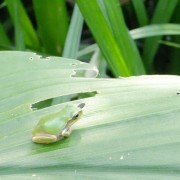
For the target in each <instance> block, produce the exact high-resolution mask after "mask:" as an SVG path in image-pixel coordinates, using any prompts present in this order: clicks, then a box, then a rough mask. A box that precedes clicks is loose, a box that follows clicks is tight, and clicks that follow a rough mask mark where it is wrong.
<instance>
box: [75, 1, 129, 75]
mask: <svg viewBox="0 0 180 180" xmlns="http://www.w3.org/2000/svg"><path fill="white" fill-rule="evenodd" d="M76 2H77V4H78V7H79V9H80V11H81V13H82V15H83V17H84V19H85V21H86V23H87V24H88V26H89V28H90V30H91V32H92V34H93V36H94V38H95V39H96V41H97V44H98V45H99V48H100V49H101V52H102V54H103V55H104V57H105V59H106V61H107V63H108V64H109V67H110V68H111V70H112V72H113V74H114V75H115V76H119V75H121V76H130V69H128V66H127V64H126V62H125V59H124V57H123V55H122V52H121V50H120V49H119V47H118V44H117V42H116V40H115V38H114V36H113V34H112V32H111V28H110V27H109V24H108V21H107V20H106V16H105V15H104V14H103V12H102V10H101V8H100V6H99V4H98V2H97V1H96V0H91V1H84V0H77V1H76ZM94 12H95V13H94Z"/></svg>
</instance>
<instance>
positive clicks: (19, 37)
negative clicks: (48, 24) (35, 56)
mask: <svg viewBox="0 0 180 180" xmlns="http://www.w3.org/2000/svg"><path fill="white" fill-rule="evenodd" d="M13 8H14V10H13V16H14V27H15V44H16V49H17V50H25V42H24V35H23V30H22V26H21V22H20V18H19V17H21V14H20V1H19V0H14V1H13Z"/></svg>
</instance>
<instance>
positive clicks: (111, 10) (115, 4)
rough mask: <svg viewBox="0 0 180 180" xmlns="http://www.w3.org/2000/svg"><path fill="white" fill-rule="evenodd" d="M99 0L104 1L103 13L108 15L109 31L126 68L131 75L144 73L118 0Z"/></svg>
mask: <svg viewBox="0 0 180 180" xmlns="http://www.w3.org/2000/svg"><path fill="white" fill-rule="evenodd" d="M101 2H103V3H104V7H105V12H104V14H107V15H106V16H105V17H108V20H107V22H109V26H110V29H111V32H112V34H113V36H114V38H115V40H116V43H117V44H118V47H119V50H120V51H121V53H122V55H123V58H124V60H125V62H126V64H127V66H128V68H129V69H130V72H131V75H140V74H144V73H145V71H144V67H143V64H142V61H141V58H140V55H139V52H138V50H137V47H136V45H135V43H134V41H133V40H132V38H131V36H130V35H129V31H128V29H127V27H126V24H125V22H124V16H123V13H122V10H121V7H120V4H119V1H118V0H113V1H109V0H104V1H101Z"/></svg>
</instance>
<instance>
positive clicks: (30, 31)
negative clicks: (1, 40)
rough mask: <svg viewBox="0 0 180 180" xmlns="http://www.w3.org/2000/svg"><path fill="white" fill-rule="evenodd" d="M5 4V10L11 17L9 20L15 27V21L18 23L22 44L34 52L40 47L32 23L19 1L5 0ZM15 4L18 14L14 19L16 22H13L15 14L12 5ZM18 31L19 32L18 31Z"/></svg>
mask: <svg viewBox="0 0 180 180" xmlns="http://www.w3.org/2000/svg"><path fill="white" fill-rule="evenodd" d="M5 2H6V4H7V8H8V11H9V13H10V15H11V18H12V20H13V22H14V25H15V21H19V23H20V25H19V26H21V28H22V33H21V34H20V35H19V36H23V39H24V43H25V45H26V46H27V47H28V48H31V49H35V50H39V48H40V45H39V40H38V38H37V35H36V32H35V30H34V28H33V26H32V23H31V21H30V19H29V17H28V15H27V13H26V11H25V9H24V7H23V5H22V3H21V1H20V0H14V1H11V0H5ZM16 3H17V6H18V12H17V13H18V14H19V16H18V17H17V18H16V19H17V20H15V17H16V16H15V14H14V13H16V12H15V11H14V10H15V9H14V4H16ZM18 14H17V15H18ZM18 31H19V30H18Z"/></svg>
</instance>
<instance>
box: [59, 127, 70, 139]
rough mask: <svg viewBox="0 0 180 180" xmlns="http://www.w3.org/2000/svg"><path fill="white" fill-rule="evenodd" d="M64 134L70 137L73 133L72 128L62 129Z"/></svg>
mask: <svg viewBox="0 0 180 180" xmlns="http://www.w3.org/2000/svg"><path fill="white" fill-rule="evenodd" d="M61 134H62V136H64V137H69V136H70V134H71V130H70V129H68V130H67V129H64V130H63V131H62V133H61Z"/></svg>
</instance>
